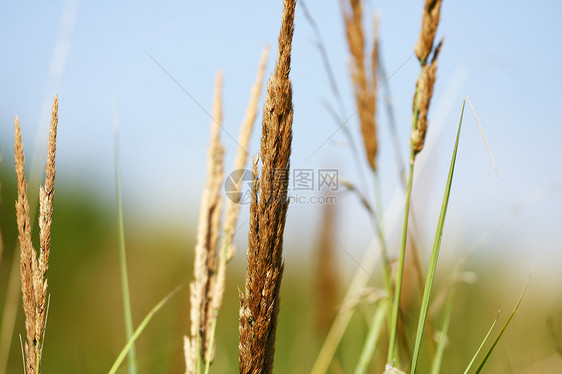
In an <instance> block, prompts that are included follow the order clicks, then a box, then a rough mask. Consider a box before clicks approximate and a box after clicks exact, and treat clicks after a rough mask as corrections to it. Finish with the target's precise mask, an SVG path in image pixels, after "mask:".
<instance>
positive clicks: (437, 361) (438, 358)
mask: <svg viewBox="0 0 562 374" xmlns="http://www.w3.org/2000/svg"><path fill="white" fill-rule="evenodd" d="M456 289H457V287H456V283H453V286H452V287H451V289H450V290H449V297H448V300H447V306H446V307H445V316H444V317H443V327H442V328H441V332H440V334H439V335H440V336H439V341H438V342H437V350H436V352H435V358H434V359H433V364H432V366H431V374H439V370H440V369H441V362H442V361H443V352H444V351H445V346H446V345H447V332H448V331H449V323H450V322H451V314H452V311H453V300H454V298H455V291H456Z"/></svg>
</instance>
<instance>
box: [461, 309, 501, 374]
mask: <svg viewBox="0 0 562 374" xmlns="http://www.w3.org/2000/svg"><path fill="white" fill-rule="evenodd" d="M499 316H500V311H498V314H496V318H495V319H494V322H492V326H490V328H489V329H488V332H487V333H486V336H485V337H484V339H483V340H482V343H480V346H479V347H478V349H477V350H476V353H474V356H472V360H470V362H469V363H468V365H467V367H466V369H465V370H464V372H463V374H468V372H469V371H470V368H472V365H473V364H474V362H475V361H476V358H477V357H478V355H479V354H480V351H482V348H483V347H484V344H486V341H488V338H489V337H490V334H491V333H492V331H493V330H494V327H495V326H496V322H498V318H499Z"/></svg>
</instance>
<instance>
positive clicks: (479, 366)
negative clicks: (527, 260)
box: [475, 274, 531, 374]
mask: <svg viewBox="0 0 562 374" xmlns="http://www.w3.org/2000/svg"><path fill="white" fill-rule="evenodd" d="M529 280H531V274H529V277H528V278H527V282H525V286H524V287H523V291H521V295H520V296H519V299H518V300H517V304H515V308H513V310H512V311H511V314H510V315H509V318H508V319H507V321H505V324H504V325H503V327H502V329H501V330H500V332H499V334H498V336H496V339H494V342H493V343H492V345H491V346H490V349H488V352H486V355H485V356H484V358H483V359H482V362H481V363H480V365H478V368H477V369H476V371H475V374H478V373H480V372H481V371H482V368H483V367H484V365H486V362H487V361H488V359H489V358H490V355H491V354H492V351H493V350H494V348H495V347H496V345H497V344H498V342H499V340H500V338H501V337H502V335H503V333H504V331H505V329H506V328H507V326H508V325H509V323H510V322H511V320H512V319H513V316H514V315H515V313H516V312H517V309H519V305H521V301H522V300H523V295H524V294H525V290H527V286H528V285H529Z"/></svg>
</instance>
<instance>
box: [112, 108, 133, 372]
mask: <svg viewBox="0 0 562 374" xmlns="http://www.w3.org/2000/svg"><path fill="white" fill-rule="evenodd" d="M114 121H115V123H114V125H115V129H114V130H115V199H116V204H117V234H118V238H119V248H118V250H119V272H120V274H121V291H122V297H123V312H124V317H125V333H126V337H127V341H130V340H131V338H132V337H133V316H132V312H131V296H130V293H129V277H128V272H127V256H126V251H125V228H124V223H123V201H122V194H121V166H120V155H119V125H118V122H117V118H114ZM137 372H138V369H137V359H136V352H135V345H134V343H132V344H131V347H130V349H129V374H136V373H137Z"/></svg>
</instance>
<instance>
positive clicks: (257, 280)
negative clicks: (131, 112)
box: [238, 0, 296, 374]
mask: <svg viewBox="0 0 562 374" xmlns="http://www.w3.org/2000/svg"><path fill="white" fill-rule="evenodd" d="M295 7H296V1H295V0H284V1H283V13H282V20H281V30H280V32H279V45H278V53H277V62H276V65H275V70H274V73H273V76H272V77H271V78H270V80H269V83H268V86H267V95H266V98H265V103H264V109H263V119H262V137H261V150H260V158H261V160H262V169H261V177H260V178H259V179H258V176H257V174H258V158H255V160H254V165H253V176H254V178H253V184H252V201H251V204H250V230H249V234H248V241H249V243H248V250H247V255H246V257H247V261H248V267H247V271H246V280H245V285H244V294H243V295H242V293H241V292H240V324H239V336H240V343H239V346H238V365H239V371H240V373H243V374H247V373H265V374H268V373H271V372H272V371H273V359H274V353H275V336H276V330H277V317H278V315H279V304H280V299H279V297H280V289H281V278H282V275H283V268H284V265H283V233H284V230H285V221H286V215H287V209H288V206H289V199H288V184H289V178H288V177H289V172H290V160H289V159H290V155H291V143H292V137H293V130H292V128H293V91H292V83H291V79H290V77H289V73H290V69H291V49H292V42H293V32H294V18H295Z"/></svg>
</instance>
